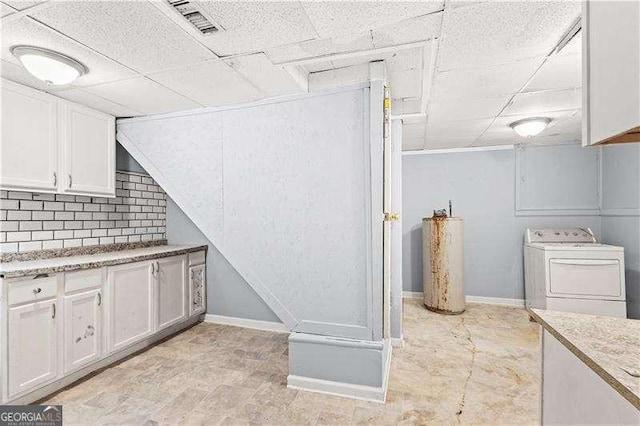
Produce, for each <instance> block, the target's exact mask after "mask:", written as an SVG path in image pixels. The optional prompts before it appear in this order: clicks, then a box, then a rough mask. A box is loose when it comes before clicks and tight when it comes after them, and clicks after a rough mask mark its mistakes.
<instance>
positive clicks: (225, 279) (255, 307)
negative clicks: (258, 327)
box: [116, 143, 280, 322]
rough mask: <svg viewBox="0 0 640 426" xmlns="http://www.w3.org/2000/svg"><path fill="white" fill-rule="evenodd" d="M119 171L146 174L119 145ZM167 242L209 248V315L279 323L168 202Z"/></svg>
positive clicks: (185, 218)
mask: <svg viewBox="0 0 640 426" xmlns="http://www.w3.org/2000/svg"><path fill="white" fill-rule="evenodd" d="M116 168H117V169H118V170H122V171H130V172H136V173H147V172H146V171H145V170H144V169H143V168H142V166H140V164H138V162H137V161H136V160H135V159H134V158H133V157H132V156H131V155H130V154H129V153H128V152H127V151H126V150H125V149H124V147H122V145H120V144H119V143H118V144H117V145H116ZM166 213H167V219H166V238H167V240H168V243H169V244H207V245H208V246H209V250H208V252H207V294H208V298H207V313H208V314H215V315H225V316H230V317H237V318H247V319H254V320H261V321H271V322H280V320H279V319H278V317H277V316H276V315H275V314H274V313H273V311H271V309H269V307H268V306H267V305H265V303H264V302H263V301H262V299H260V297H258V295H257V294H256V292H255V291H253V289H251V287H249V285H248V284H247V283H246V282H245V281H244V279H242V277H241V276H240V275H239V274H238V273H237V272H236V270H235V269H233V267H232V266H231V265H230V264H229V262H227V261H226V259H225V258H224V257H223V256H222V255H221V254H220V252H218V250H217V249H216V248H215V246H214V245H213V244H211V242H210V241H209V240H208V239H207V238H206V237H205V236H204V234H203V233H202V232H201V231H200V230H199V229H198V227H197V226H195V225H194V224H193V222H191V220H190V219H189V218H188V217H187V216H186V215H185V214H184V213H183V212H182V210H180V208H179V207H178V206H177V205H176V204H175V203H174V202H173V200H171V199H170V198H167V212H166Z"/></svg>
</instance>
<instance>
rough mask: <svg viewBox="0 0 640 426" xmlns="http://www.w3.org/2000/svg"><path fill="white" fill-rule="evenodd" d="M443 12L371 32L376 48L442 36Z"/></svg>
mask: <svg viewBox="0 0 640 426" xmlns="http://www.w3.org/2000/svg"><path fill="white" fill-rule="evenodd" d="M442 15H443V14H442V12H441V13H433V14H431V15H425V16H419V17H417V18H411V19H407V20H404V21H402V22H398V23H395V24H392V25H388V26H386V27H382V28H379V29H377V30H373V31H371V38H372V39H373V44H374V46H375V47H386V46H392V45H398V44H405V43H413V42H416V41H422V40H431V39H434V38H437V37H439V36H440V29H441V28H442Z"/></svg>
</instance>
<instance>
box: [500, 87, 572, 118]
mask: <svg viewBox="0 0 640 426" xmlns="http://www.w3.org/2000/svg"><path fill="white" fill-rule="evenodd" d="M581 105H582V95H581V90H580V89H579V88H577V89H568V90H552V91H546V92H530V93H520V94H517V95H515V96H514V98H513V101H512V103H511V105H509V106H508V107H507V108H506V109H505V110H504V111H503V112H502V115H504V116H509V115H523V114H538V113H541V112H545V111H564V110H568V109H578V108H580V107H581Z"/></svg>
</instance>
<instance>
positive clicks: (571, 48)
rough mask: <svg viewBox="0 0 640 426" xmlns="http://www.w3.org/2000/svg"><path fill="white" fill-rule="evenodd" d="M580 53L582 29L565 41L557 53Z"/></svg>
mask: <svg viewBox="0 0 640 426" xmlns="http://www.w3.org/2000/svg"><path fill="white" fill-rule="evenodd" d="M573 54H577V55H581V54H582V30H581V31H579V32H578V33H577V34H576V35H575V36H574V37H573V38H572V39H571V40H570V41H569V43H567V44H566V45H565V46H564V47H563V48H562V50H561V51H560V52H558V55H573Z"/></svg>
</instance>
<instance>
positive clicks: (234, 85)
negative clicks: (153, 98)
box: [148, 59, 263, 110]
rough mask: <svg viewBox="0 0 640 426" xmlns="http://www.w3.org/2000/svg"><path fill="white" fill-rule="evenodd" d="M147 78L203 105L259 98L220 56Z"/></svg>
mask: <svg viewBox="0 0 640 426" xmlns="http://www.w3.org/2000/svg"><path fill="white" fill-rule="evenodd" d="M148 77H149V78H150V79H152V80H155V81H157V82H159V83H161V84H162V85H164V86H166V87H168V88H170V89H172V90H175V91H176V92H178V93H181V94H183V95H185V96H188V97H189V98H191V99H193V100H195V101H196V102H199V103H200V104H202V105H204V106H219V105H225V104H232V103H239V102H246V101H251V100H255V99H258V98H260V97H263V96H261V93H260V91H259V90H258V88H257V87H255V86H253V85H252V84H251V83H249V82H248V81H247V80H246V79H245V78H243V77H242V75H241V74H239V73H238V72H237V71H235V70H234V69H233V68H231V67H230V66H229V65H228V64H227V63H225V62H224V61H222V60H220V59H215V60H213V61H209V62H206V63H203V64H199V65H193V66H188V67H183V68H179V69H174V70H170V71H163V72H160V73H157V74H150V75H149V76H148ZM176 110H177V109H176Z"/></svg>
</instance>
